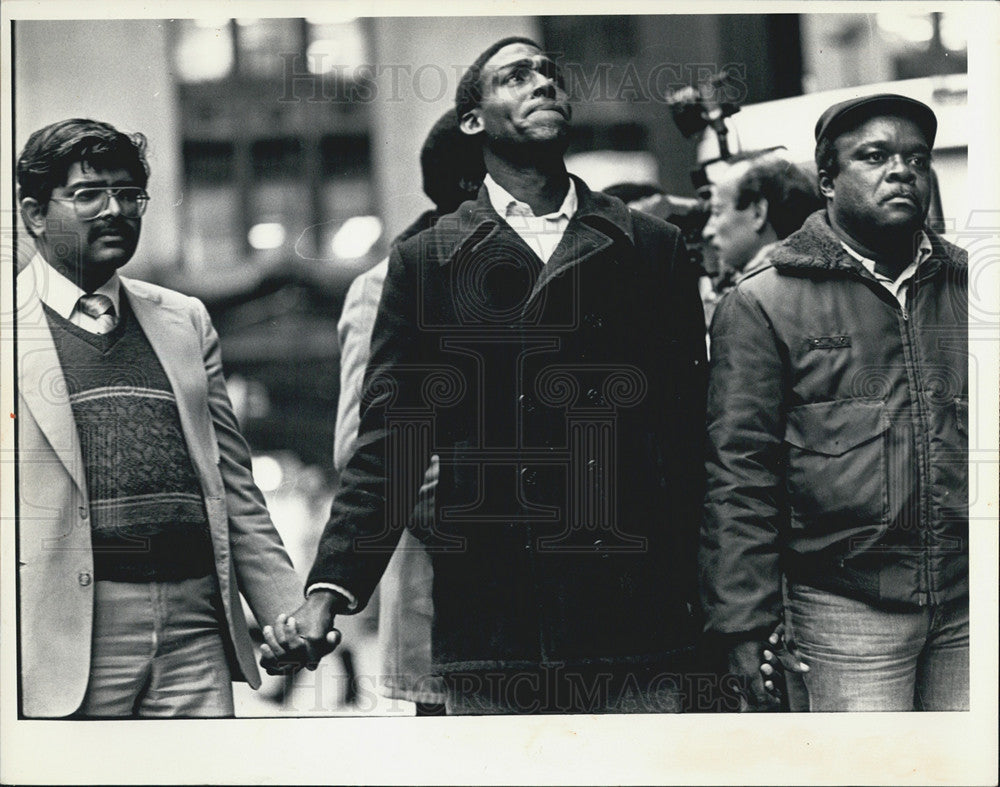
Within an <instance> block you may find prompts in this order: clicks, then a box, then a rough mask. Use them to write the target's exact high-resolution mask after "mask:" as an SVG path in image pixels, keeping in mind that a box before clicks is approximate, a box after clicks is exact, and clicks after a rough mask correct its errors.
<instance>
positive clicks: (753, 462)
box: [699, 288, 787, 637]
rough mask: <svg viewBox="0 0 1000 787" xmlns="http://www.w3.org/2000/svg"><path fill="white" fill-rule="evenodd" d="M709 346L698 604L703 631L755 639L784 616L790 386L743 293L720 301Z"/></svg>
mask: <svg viewBox="0 0 1000 787" xmlns="http://www.w3.org/2000/svg"><path fill="white" fill-rule="evenodd" d="M711 339H712V341H711V347H712V353H711V355H712V361H711V369H710V374H709V393H708V442H709V445H708V457H707V462H706V470H707V482H708V488H707V492H706V503H705V518H704V522H703V525H702V532H701V544H700V552H699V572H700V577H699V578H700V585H701V593H702V604H703V607H704V611H705V613H706V615H707V622H706V630H707V631H709V632H712V633H715V634H725V635H744V636H747V637H755V636H757V635H759V634H760V633H761V632H763V630H765V629H767V630H768V631H770V630H771V629H773V627H774V625H775V624H776V623H777V622H778V621H779V620H780V616H781V609H782V597H781V570H780V567H779V537H780V534H781V532H782V531H783V529H784V528H783V524H782V523H783V521H784V519H785V518H786V517H787V506H786V503H785V501H784V476H783V470H782V441H783V438H784V429H785V426H784V392H785V388H786V381H785V379H784V373H783V364H782V359H781V355H780V352H779V345H778V342H777V341H776V337H775V335H774V333H773V331H772V329H771V326H770V324H769V322H768V320H767V317H766V314H765V312H764V311H763V309H762V308H761V306H760V304H759V303H758V302H757V301H755V300H754V299H753V298H752V297H751V296H750V295H748V294H747V293H746V292H745V291H744V288H737V289H735V290H732V291H731V292H730V293H729V294H728V295H726V296H725V297H724V298H723V299H722V301H721V302H720V304H719V306H718V308H717V309H716V312H715V316H714V319H713V321H712V328H711Z"/></svg>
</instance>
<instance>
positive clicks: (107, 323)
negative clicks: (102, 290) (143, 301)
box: [77, 293, 118, 333]
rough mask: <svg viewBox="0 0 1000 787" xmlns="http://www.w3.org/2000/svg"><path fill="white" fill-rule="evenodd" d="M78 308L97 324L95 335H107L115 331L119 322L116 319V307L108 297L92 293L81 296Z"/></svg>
mask: <svg viewBox="0 0 1000 787" xmlns="http://www.w3.org/2000/svg"><path fill="white" fill-rule="evenodd" d="M77 308H79V309H80V311H82V312H83V313H84V314H86V315H87V316H88V317H92V318H93V319H94V321H95V323H96V325H95V326H94V331H93V333H107V332H108V331H110V330H113V329H114V327H115V325H117V324H118V320H117V319H116V317H115V305H114V303H112V302H111V299H110V298H109V297H108V296H107V295H100V294H96V293H91V294H90V295H83V296H81V298H80V300H79V301H77Z"/></svg>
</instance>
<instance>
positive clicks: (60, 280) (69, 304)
mask: <svg viewBox="0 0 1000 787" xmlns="http://www.w3.org/2000/svg"><path fill="white" fill-rule="evenodd" d="M29 264H30V265H31V268H32V273H33V274H34V276H35V288H36V289H37V290H38V297H39V298H40V299H41V301H42V303H44V304H45V305H46V306H48V307H49V308H50V309H52V311H54V312H55V313H56V314H58V315H59V316H60V317H63V318H65V319H67V320H69V321H70V322H71V323H73V325H75V326H77V327H78V328H83V330H85V331H88V332H90V333H102V331H101V330H100V323H99V322H98V320H96V319H94V318H93V317H91V316H90V315H89V314H85V313H84V312H83V311H82V310H81V309H80V308H78V306H77V304H78V303H79V301H80V298H81V296H83V295H86V294H87V293H86V292H85V291H84V290H83V289H81V288H80V286H79V285H77V284H76V283H75V282H72V281H70V280H69V279H67V278H66V277H65V276H63V275H62V274H61V273H59V271H57V270H56V269H55V268H53V267H52V266H51V265H49V264H48V263H47V262H46V261H45V259H44V258H43V257H42V255H41V254H35V256H34V257H32V258H31V262H30V263H29ZM94 294H95V295H106V296H108V298H110V299H111V303H113V304H114V307H115V314H116V315H120V314H121V282H120V281H119V279H118V272H117V271H115V272H114V273H113V274H111V278H110V279H108V280H107V281H106V282H104V284H102V285H101V286H100V287H98V288H97V289H96V290H94Z"/></svg>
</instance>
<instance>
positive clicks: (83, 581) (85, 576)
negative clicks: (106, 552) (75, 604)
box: [76, 571, 93, 587]
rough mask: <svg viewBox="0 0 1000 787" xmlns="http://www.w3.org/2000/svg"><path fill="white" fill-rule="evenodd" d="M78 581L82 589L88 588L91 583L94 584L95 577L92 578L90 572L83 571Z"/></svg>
mask: <svg viewBox="0 0 1000 787" xmlns="http://www.w3.org/2000/svg"><path fill="white" fill-rule="evenodd" d="M76 579H77V581H78V582H79V583H80V586H81V587H87V585H89V584H90V583H91V582H93V577H91V576H90V572H89V571H81V572H80V573H79V574H78V575H77V577H76Z"/></svg>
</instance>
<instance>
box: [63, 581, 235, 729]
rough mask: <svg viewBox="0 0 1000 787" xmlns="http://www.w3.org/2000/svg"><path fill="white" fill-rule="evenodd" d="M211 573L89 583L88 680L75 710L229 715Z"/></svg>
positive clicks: (220, 621) (109, 713)
mask: <svg viewBox="0 0 1000 787" xmlns="http://www.w3.org/2000/svg"><path fill="white" fill-rule="evenodd" d="M220 605H221V601H220V599H219V591H218V589H217V584H216V581H215V577H214V576H207V577H202V578H200V579H185V580H181V581H179V582H137V583H132V582H106V581H100V582H97V583H96V584H95V585H94V629H93V636H92V645H91V656H90V680H89V683H88V684H87V693H86V696H84V699H83V705H82V706H81V707H80V710H79V712H78V713H79V715H81V716H92V717H102V718H112V717H122V716H144V717H153V718H166V717H177V716H190V717H202V718H206V717H225V716H233V715H234V708H233V684H232V677H231V675H230V672H229V666H228V663H227V661H226V653H225V647H224V645H223V640H222V632H221V628H220V627H221V626H223V625H225V623H224V621H225V618H224V617H223V614H222V611H221V608H220Z"/></svg>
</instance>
